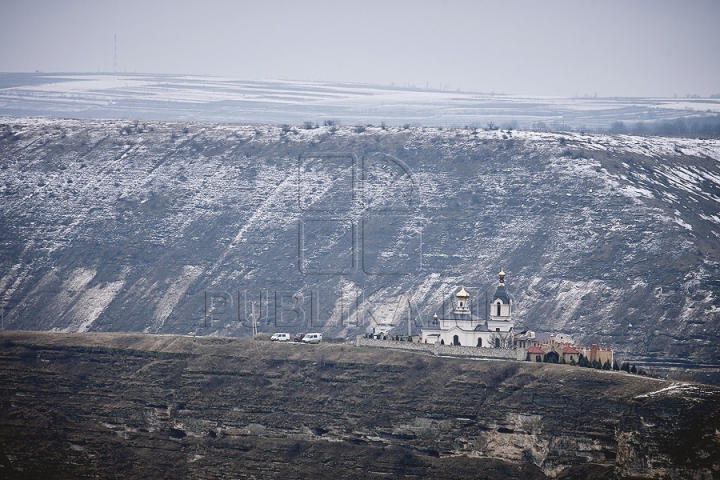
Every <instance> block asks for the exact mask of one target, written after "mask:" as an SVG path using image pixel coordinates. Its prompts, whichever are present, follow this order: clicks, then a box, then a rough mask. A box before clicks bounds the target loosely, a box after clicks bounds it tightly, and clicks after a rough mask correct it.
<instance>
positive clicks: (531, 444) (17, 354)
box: [0, 332, 720, 479]
mask: <svg viewBox="0 0 720 480" xmlns="http://www.w3.org/2000/svg"><path fill="white" fill-rule="evenodd" d="M0 384H1V385H2V389H0V447H1V450H0V477H2V478H82V477H99V478H148V477H152V478H329V477H332V478H380V477H382V478H489V479H507V478H524V479H534V478H546V477H553V478H576V479H586V478H617V477H619V476H621V475H622V476H626V477H628V478H678V479H680V478H682V479H685V478H718V477H719V476H720V436H718V431H720V389H718V388H716V387H709V386H705V385H700V384H690V383H687V384H680V383H670V382H668V381H664V380H656V379H651V378H645V377H639V376H634V375H627V374H624V373H614V372H604V371H595V370H590V369H581V368H575V367H570V366H564V365H550V364H529V363H523V362H512V363H511V362H480V361H467V360H458V359H452V358H435V357H427V356H421V355H416V354H410V353H403V352H389V351H378V350H371V349H358V348H354V347H352V346H348V345H329V344H323V345H318V346H308V345H294V344H290V345H286V344H273V343H271V342H269V341H267V338H266V337H255V338H254V339H253V338H244V339H229V338H210V337H197V338H193V337H184V336H172V335H164V336H159V335H142V334H108V333H86V334H61V333H36V332H4V333H2V335H1V336H0Z"/></svg>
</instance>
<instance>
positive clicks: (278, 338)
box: [270, 333, 291, 342]
mask: <svg viewBox="0 0 720 480" xmlns="http://www.w3.org/2000/svg"><path fill="white" fill-rule="evenodd" d="M270 340H271V341H273V342H289V341H290V340H291V338H290V334H289V333H276V334H274V335H273V336H272V337H270Z"/></svg>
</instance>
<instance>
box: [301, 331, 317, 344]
mask: <svg viewBox="0 0 720 480" xmlns="http://www.w3.org/2000/svg"><path fill="white" fill-rule="evenodd" d="M302 341H303V342H304V343H320V342H322V333H308V334H307V335H305V336H304V337H303V339H302Z"/></svg>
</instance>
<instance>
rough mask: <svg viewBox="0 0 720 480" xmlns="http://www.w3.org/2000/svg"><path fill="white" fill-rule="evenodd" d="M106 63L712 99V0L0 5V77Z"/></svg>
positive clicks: (7, 0) (194, 71) (242, 75)
mask: <svg viewBox="0 0 720 480" xmlns="http://www.w3.org/2000/svg"><path fill="white" fill-rule="evenodd" d="M115 36H117V57H116V58H117V60H116V63H115ZM115 65H116V67H115ZM114 69H116V71H118V72H137V73H174V74H190V75H208V76H222V77H231V78H238V79H290V80H321V81H328V82H350V83H368V84H378V85H391V84H393V85H397V86H412V85H414V86H416V87H420V88H426V87H428V88H434V89H448V90H457V89H460V90H462V91H470V92H483V93H507V94H516V95H536V96H564V97H572V96H593V95H597V96H600V97H614V96H622V97H631V96H642V97H654V96H663V97H671V96H674V95H677V96H682V97H685V96H686V95H700V96H709V95H711V94H720V1H717V0H708V1H694V0H683V1H662V0H627V1H620V0H607V1H597V0H568V1H533V0H508V1H500V0H495V1H453V0H437V1H435V0H433V1H430V0H427V1H423V0H415V1H392V0H384V1H376V0H354V1H341V0H335V1H302V0H295V1H277V0H262V1H260V0H255V1H221V0H206V1H194V0H174V1H153V0H144V1H136V0H123V1H104V0H95V1H91V0H85V1H81V0H64V1H55V0H44V1H43V0H21V1H15V0H0V72H35V71H41V72H92V73H94V72H112V71H113V70H114Z"/></svg>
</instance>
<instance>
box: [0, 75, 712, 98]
mask: <svg viewBox="0 0 720 480" xmlns="http://www.w3.org/2000/svg"><path fill="white" fill-rule="evenodd" d="M12 74H17V75H123V76H128V75H130V76H159V77H162V76H165V77H197V78H217V79H226V80H234V81H242V82H287V83H314V84H325V85H352V86H363V87H373V88H379V89H388V90H409V91H420V92H438V93H448V94H452V93H456V94H457V93H459V94H471V95H487V96H493V97H517V98H547V99H550V98H557V99H569V100H575V99H577V100H618V99H624V100H627V99H645V100H647V99H661V100H684V101H687V100H690V101H692V100H715V101H718V102H719V103H720V93H717V94H711V95H708V96H701V95H697V94H693V95H690V94H686V95H685V96H679V95H674V96H642V95H627V96H623V95H610V96H601V95H592V96H591V95H587V94H584V95H577V94H576V95H542V94H522V93H505V92H501V93H497V92H480V91H470V90H462V89H459V88H457V89H455V90H451V89H447V90H444V89H439V88H433V87H426V88H422V87H418V86H415V85H414V84H413V85H412V86H408V85H397V84H395V83H394V82H391V84H389V85H388V84H381V83H366V82H358V81H340V80H322V79H317V80H308V79H293V78H271V77H266V78H257V77H255V78H253V77H244V78H243V77H232V76H224V75H212V74H198V73H153V72H137V71H133V72H110V71H96V72H89V71H77V72H73V71H66V72H63V71H42V70H35V71H34V72H32V71H2V70H0V75H12Z"/></svg>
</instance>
